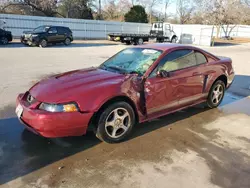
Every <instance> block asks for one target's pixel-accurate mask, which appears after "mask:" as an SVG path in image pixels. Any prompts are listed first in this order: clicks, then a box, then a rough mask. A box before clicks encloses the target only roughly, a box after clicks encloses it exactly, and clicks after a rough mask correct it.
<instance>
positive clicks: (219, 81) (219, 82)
mask: <svg viewBox="0 0 250 188" xmlns="http://www.w3.org/2000/svg"><path fill="white" fill-rule="evenodd" d="M219 84H220V85H222V87H223V94H222V98H221V100H220V102H219V103H217V104H214V103H213V102H212V97H213V90H214V88H215V87H216V86H217V85H219ZM225 90H226V86H225V83H224V82H223V81H221V80H217V81H216V82H215V83H214V84H213V85H212V87H211V89H210V91H209V94H208V98H207V105H208V107H209V108H216V107H218V106H219V105H220V103H221V102H222V100H223V98H224V95H225Z"/></svg>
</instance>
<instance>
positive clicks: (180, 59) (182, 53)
mask: <svg viewBox="0 0 250 188" xmlns="http://www.w3.org/2000/svg"><path fill="white" fill-rule="evenodd" d="M164 59H165V58H164ZM195 65H196V59H195V54H194V51H193V50H176V51H173V52H171V53H169V54H167V55H166V59H165V61H163V62H162V63H161V64H160V67H159V69H160V70H162V69H163V70H165V71H168V72H171V71H175V70H180V69H184V68H188V67H192V66H195Z"/></svg>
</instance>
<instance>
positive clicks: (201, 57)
mask: <svg viewBox="0 0 250 188" xmlns="http://www.w3.org/2000/svg"><path fill="white" fill-rule="evenodd" d="M195 56H196V61H197V65H200V64H204V63H206V62H207V58H206V57H205V56H204V55H203V54H202V53H200V52H195Z"/></svg>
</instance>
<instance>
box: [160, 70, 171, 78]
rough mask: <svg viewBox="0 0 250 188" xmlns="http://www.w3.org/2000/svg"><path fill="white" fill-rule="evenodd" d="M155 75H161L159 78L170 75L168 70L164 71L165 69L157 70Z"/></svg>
mask: <svg viewBox="0 0 250 188" xmlns="http://www.w3.org/2000/svg"><path fill="white" fill-rule="evenodd" d="M157 76H158V77H161V78H167V77H170V74H169V72H167V71H165V70H159V71H157Z"/></svg>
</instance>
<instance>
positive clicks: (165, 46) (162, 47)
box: [137, 43, 197, 51]
mask: <svg viewBox="0 0 250 188" xmlns="http://www.w3.org/2000/svg"><path fill="white" fill-rule="evenodd" d="M137 47H139V48H152V49H155V50H162V51H167V50H170V49H175V48H182V49H183V48H184V49H185V48H186V49H197V48H195V47H193V46H187V45H183V44H173V43H153V44H146V45H141V46H137Z"/></svg>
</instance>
